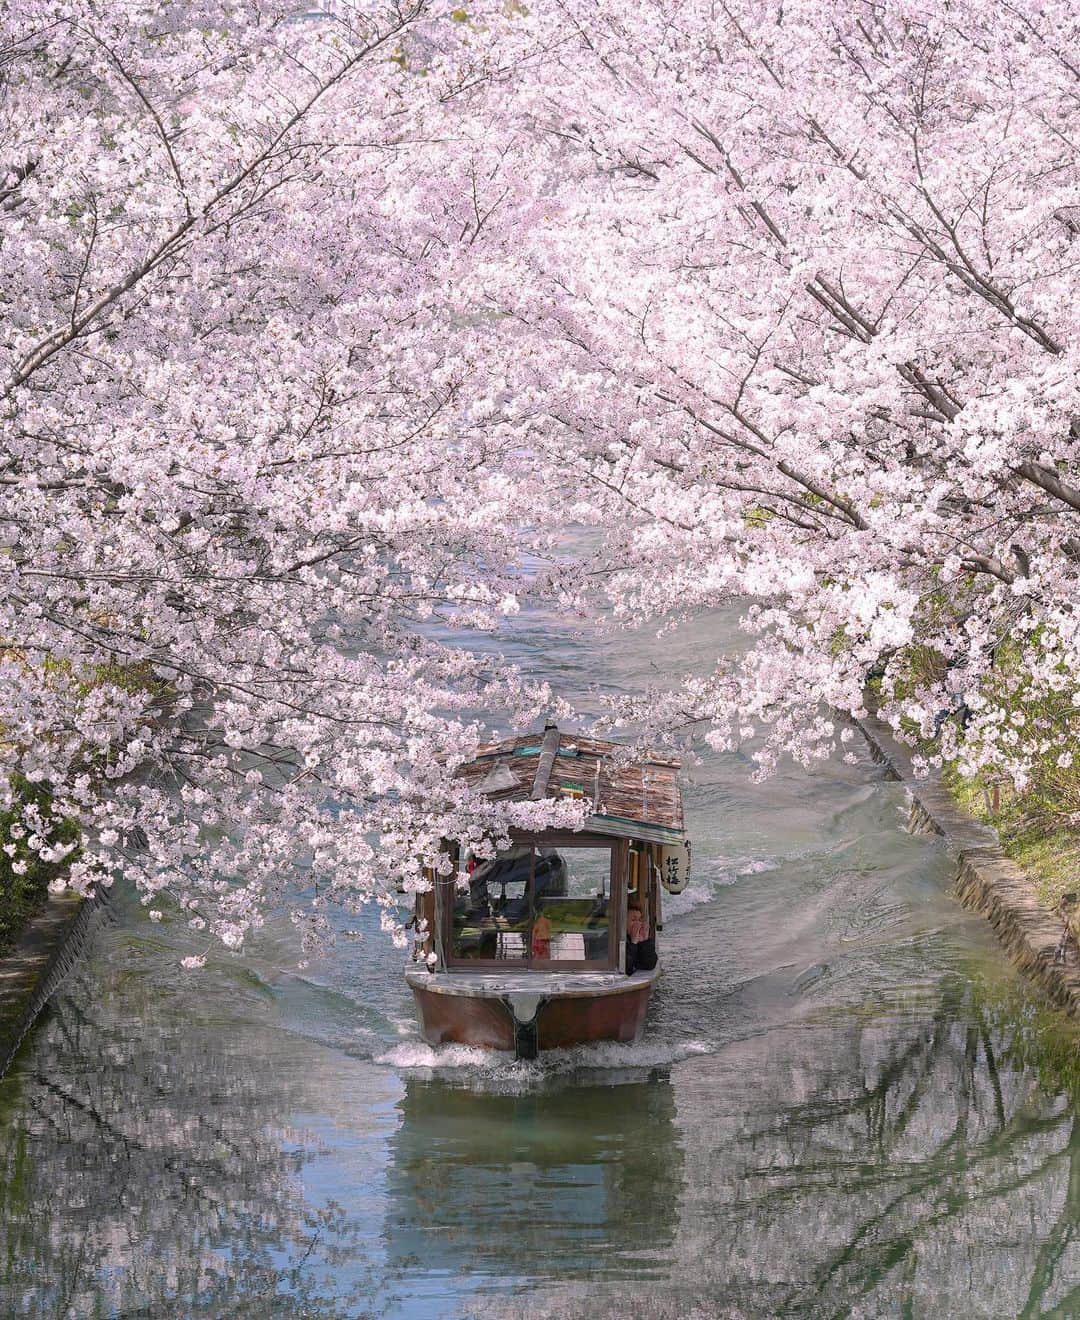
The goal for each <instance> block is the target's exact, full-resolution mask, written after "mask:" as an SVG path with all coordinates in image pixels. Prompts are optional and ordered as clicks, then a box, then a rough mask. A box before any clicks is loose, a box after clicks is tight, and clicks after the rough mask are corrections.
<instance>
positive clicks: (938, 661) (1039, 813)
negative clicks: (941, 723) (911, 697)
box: [872, 643, 1080, 908]
mask: <svg viewBox="0 0 1080 1320" xmlns="http://www.w3.org/2000/svg"><path fill="white" fill-rule="evenodd" d="M903 665H904V677H903V679H902V680H901V682H899V683H898V684H897V695H898V696H904V695H908V694H909V693H911V692H912V691H914V690H915V689H916V688H917V687H919V686H920V685H921V684H924V683H928V682H930V681H933V680H935V679H938V678H940V676H941V674H942V672H943V670H944V660H943V658H942V657H941V656H940V655H939V654H938V653H937V652H935V651H933V650H931V649H930V648H928V647H925V646H913V647H911V648H910V649H909V651H908V652H907V654H906V655H905V656H904V657H903ZM874 685H875V684H872V686H874ZM876 686H879V687H880V680H878V681H877V684H876ZM1071 686H1072V685H1071V684H1069V687H1070V688H1071ZM983 690H984V694H985V695H986V696H987V697H989V698H991V699H992V700H993V701H994V703H995V704H996V705H999V706H1001V707H1004V709H1006V710H1007V711H1008V712H1009V713H1010V715H1011V714H1013V713H1016V714H1017V715H1020V716H1022V718H1023V720H1024V721H1025V722H1030V723H1033V724H1034V725H1035V727H1037V728H1041V730H1042V732H1043V735H1044V736H1045V737H1046V738H1047V740H1048V741H1049V743H1050V750H1049V751H1048V752H1047V753H1046V754H1045V755H1044V756H1042V757H1041V758H1039V759H1037V760H1035V761H1034V762H1033V763H1032V765H1031V767H1030V769H1031V773H1030V779H1029V782H1028V784H1027V786H1026V787H1025V788H1024V790H1023V791H1022V792H1018V791H1017V790H1016V788H1015V787H1014V785H1013V783H1012V780H1011V778H1009V777H1008V776H1007V775H1005V774H1004V773H1002V774H997V773H995V772H994V771H993V770H992V769H991V770H988V771H982V772H980V773H979V774H977V775H975V776H974V777H965V776H963V775H962V774H961V773H960V771H959V768H958V766H957V764H956V763H951V764H947V765H946V766H945V770H944V774H943V776H942V779H943V781H944V783H945V785H946V787H947V788H948V789H949V791H950V792H951V793H952V795H953V797H954V798H955V799H956V800H957V802H958V803H959V804H960V805H961V806H962V807H965V808H966V809H967V810H968V811H970V812H971V814H972V815H973V816H975V817H976V818H977V819H978V820H981V821H983V822H984V823H986V824H988V825H992V826H993V827H994V829H996V830H997V833H998V837H999V838H1000V840H1001V846H1002V849H1003V850H1004V852H1005V853H1006V855H1007V856H1008V857H1010V858H1011V859H1012V860H1013V861H1014V862H1016V863H1017V865H1018V866H1020V867H1021V868H1023V870H1024V871H1025V872H1026V873H1027V874H1028V875H1030V876H1031V878H1032V880H1033V882H1034V884H1035V889H1036V893H1037V895H1038V897H1039V899H1040V901H1041V902H1043V903H1045V904H1046V906H1047V907H1051V908H1052V907H1054V906H1056V904H1057V902H1058V900H1059V899H1060V898H1061V896H1062V895H1063V894H1066V893H1070V892H1080V711H1078V710H1077V709H1076V708H1075V707H1074V706H1073V704H1072V699H1071V695H1068V694H1066V693H1065V692H1064V691H1063V692H1062V693H1060V694H1056V695H1054V696H1052V697H1050V698H1047V697H1045V696H1043V697H1040V698H1038V699H1036V698H1035V697H1034V696H1033V694H1032V692H1031V689H1030V686H1029V684H1028V683H1027V681H1026V678H1025V675H1024V672H1023V667H1022V656H1021V654H1020V652H1019V651H1018V650H1017V649H1016V648H1015V647H1012V646H1011V645H1009V644H1008V643H1004V644H1002V645H1000V646H999V647H998V649H997V652H996V654H995V657H994V673H993V676H992V678H991V679H989V680H988V682H987V683H986V684H984V689H983ZM953 718H957V717H955V716H954V717H953ZM912 732H914V730H912ZM924 750H927V751H929V750H931V748H930V746H928V745H926V744H924ZM1066 750H1068V751H1071V752H1073V763H1072V765H1070V766H1067V767H1064V768H1063V767H1062V766H1060V765H1059V764H1058V757H1059V755H1060V753H1061V752H1063V751H1066Z"/></svg>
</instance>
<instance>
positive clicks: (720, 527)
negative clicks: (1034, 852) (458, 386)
mask: <svg viewBox="0 0 1080 1320" xmlns="http://www.w3.org/2000/svg"><path fill="white" fill-rule="evenodd" d="M545 13H547V14H550V15H552V16H553V17H552V21H553V22H556V23H558V24H559V25H561V30H562V32H563V33H564V35H565V38H566V39H565V41H564V42H562V43H561V44H560V45H558V46H557V47H556V48H555V49H554V50H553V52H552V55H551V58H550V60H549V61H547V62H546V63H545V65H544V66H543V68H542V70H540V76H538V77H535V78H533V79H532V80H531V82H530V85H529V89H528V91H527V92H525V91H520V90H519V104H518V107H517V111H516V113H517V114H518V116H519V120H520V122H522V123H527V124H528V125H529V127H530V131H531V132H532V133H533V134H534V135H535V139H536V141H537V143H543V144H544V145H545V148H546V151H547V153H548V154H547V157H546V159H547V161H548V166H547V168H546V171H545V174H544V178H545V185H544V186H545V187H546V188H548V189H549V192H548V193H547V196H548V200H549V202H552V203H553V204H557V218H556V219H555V220H554V221H553V222H552V223H550V224H549V225H547V226H545V227H542V228H540V229H538V230H537V231H536V232H535V233H534V234H532V235H531V236H530V241H529V242H528V243H526V244H523V246H522V251H521V252H520V253H519V254H518V255H517V260H518V261H519V263H520V273H519V275H518V277H517V279H516V281H515V283H514V286H513V288H514V289H517V290H520V293H519V294H517V296H514V295H513V294H512V292H510V293H509V301H508V302H507V305H506V310H507V313H508V315H509V316H511V317H512V318H514V320H515V322H516V324H518V325H519V326H521V327H522V328H523V333H527V334H528V335H530V336H532V337H533V338H534V340H535V343H536V345H537V348H536V349H535V350H534V352H533V353H532V354H531V356H530V358H529V362H528V363H527V366H526V370H525V371H523V372H522V374H521V380H520V381H519V383H518V388H519V390H520V391H521V393H522V395H523V396H529V397H531V398H533V399H540V398H543V400H544V404H545V411H546V416H547V418H548V421H549V426H548V428H547V430H546V433H545V443H546V444H547V445H548V446H549V448H550V452H551V453H552V454H553V455H554V459H555V462H556V463H557V464H558V465H559V467H560V468H561V469H562V470H564V471H566V472H568V473H569V474H570V475H571V477H572V479H573V480H574V481H575V482H576V483H577V482H580V483H582V484H583V488H584V489H585V490H587V491H589V492H591V493H590V494H588V495H587V496H586V495H582V496H580V497H579V498H578V500H577V503H576V505H575V509H574V512H575V516H577V517H579V518H581V519H582V520H584V521H586V522H592V523H594V524H597V525H600V526H603V527H604V528H605V529H606V537H605V540H604V549H603V552H602V554H601V556H600V558H599V560H598V561H597V562H593V563H591V564H589V565H586V566H584V568H583V569H582V568H579V569H577V570H575V569H574V567H573V566H572V565H568V564H566V565H562V566H561V567H560V569H559V570H558V571H557V572H553V573H552V575H551V577H550V580H549V584H548V585H549V587H550V589H551V590H552V591H554V592H557V593H561V594H562V595H563V596H564V597H565V598H566V599H571V600H572V599H578V600H580V599H581V598H582V597H583V594H587V591H588V589H590V588H591V587H592V586H593V585H594V584H595V583H596V582H597V581H598V580H601V581H605V582H606V584H607V592H608V595H609V597H610V600H611V601H612V602H613V603H614V605H615V607H616V610H617V612H618V613H619V614H620V615H621V616H623V617H624V618H627V619H631V620H635V621H639V620H641V619H649V618H654V619H664V620H666V621H667V622H669V623H671V622H673V621H676V622H677V620H678V618H679V617H681V616H683V615H685V614H686V613H688V612H691V611H695V610H700V609H707V608H711V607H714V606H717V605H719V604H722V603H725V602H730V601H744V602H746V610H745V626H746V628H747V630H748V632H749V633H750V634H751V637H752V639H753V640H752V645H751V646H750V648H749V650H748V652H747V653H746V654H744V655H742V656H740V657H739V658H738V659H737V660H732V661H730V662H725V663H723V664H721V665H720V666H718V667H717V669H716V671H715V673H713V674H712V675H711V677H709V678H707V679H704V680H700V681H697V682H695V683H693V684H690V685H688V686H686V687H684V688H683V689H681V690H680V691H678V692H668V693H665V692H657V693H654V694H648V695H647V696H645V697H644V698H641V697H635V698H633V699H631V700H629V701H627V702H625V703H623V705H622V708H621V710H620V711H619V712H618V714H619V717H620V718H622V717H627V718H635V719H642V720H644V721H645V723H646V726H647V729H648V731H649V732H650V734H654V735H655V734H663V733H664V731H665V730H670V729H671V728H672V727H673V726H676V727H679V726H681V727H685V726H687V725H692V724H697V723H699V722H705V723H706V724H707V725H708V726H710V727H711V730H712V733H711V736H712V739H713V741H714V742H716V743H717V744H718V745H719V746H723V747H729V746H732V745H734V744H736V743H738V742H740V741H743V740H746V739H749V738H751V737H752V736H754V735H755V734H757V735H760V734H762V733H763V734H764V737H763V738H760V739H759V741H758V742H757V743H756V744H755V752H754V755H755V757H756V759H757V761H758V762H759V767H760V769H761V771H762V772H766V771H767V770H768V769H769V768H770V767H771V766H772V765H773V764H774V763H775V760H776V758H777V756H778V755H779V754H780V753H781V752H782V751H790V752H793V753H794V754H795V755H796V756H798V757H799V758H800V759H802V760H804V761H808V760H812V759H813V758H815V757H818V756H821V755H825V754H826V753H827V752H828V750H829V748H830V747H831V746H832V744H833V740H834V737H835V736H836V735H837V733H838V732H840V730H839V729H838V728H837V726H836V721H835V719H834V717H833V715H832V714H831V713H830V710H829V708H832V709H834V710H840V711H843V712H849V713H854V714H859V713H860V712H862V711H863V710H864V693H865V691H866V688H867V683H868V680H874V679H880V683H881V692H880V705H881V713H882V714H883V715H884V716H885V718H887V719H888V720H890V721H891V722H892V723H893V724H894V726H896V727H897V729H899V730H900V731H901V732H902V733H903V734H904V736H905V737H907V738H909V739H914V740H917V741H920V742H923V741H928V740H934V739H936V742H935V743H934V746H935V748H936V751H935V752H934V755H936V756H937V757H938V758H939V759H940V758H941V757H947V758H959V762H960V765H961V767H962V769H963V770H964V771H965V772H967V773H974V772H975V771H976V770H978V769H979V768H981V767H984V766H986V765H994V766H997V767H1003V768H1004V769H1005V770H1006V771H1007V772H1008V773H1009V774H1011V775H1012V777H1013V779H1014V780H1015V781H1016V783H1017V784H1018V785H1020V786H1023V784H1024V783H1025V782H1026V780H1027V779H1028V777H1029V776H1030V775H1031V773H1032V771H1033V768H1034V766H1035V765H1036V764H1038V763H1043V762H1046V761H1047V759H1049V760H1050V761H1051V762H1052V763H1054V764H1057V765H1058V766H1059V767H1061V768H1062V769H1067V768H1068V763H1069V759H1070V755H1071V753H1070V751H1069V744H1070V742H1075V739H1076V733H1077V725H1076V715H1075V712H1076V708H1077V702H1078V700H1080V693H1078V691H1077V689H1076V677H1075V676H1076V671H1077V668H1078V663H1077V662H1078V660H1080V632H1078V624H1077V598H1076V590H1075V581H1076V575H1077V569H1078V565H1080V524H1078V521H1077V515H1078V513H1080V453H1078V430H1080V422H1078V421H1077V419H1078V418H1080V399H1078V388H1080V387H1078V373H1077V345H1076V334H1075V327H1076V314H1075V307H1076V306H1077V303H1078V294H1080V283H1078V278H1077V265H1078V259H1080V239H1078V235H1080V185H1078V180H1080V171H1078V168H1077V166H1078V160H1077V143H1078V140H1080V139H1078V134H1080V99H1078V98H1080V81H1078V78H1080V69H1078V66H1077V63H1076V60H1075V56H1074V54H1073V52H1074V51H1075V49H1076V46H1077V37H1078V36H1080V16H1078V15H1077V12H1076V10H1075V8H1074V7H1072V6H1069V5H1067V4H1060V3H1053V2H1052V3H1050V4H1040V5H1034V4H1030V3H1027V0H1017V2H1016V3H1009V4H1006V5H1004V6H1002V7H999V8H995V9H992V10H991V9H988V8H987V7H986V6H984V5H981V4H978V3H975V2H974V0H958V2H953V0H950V2H949V3H944V2H943V0H900V2H899V3H896V4H889V5H887V6H884V5H879V4H871V3H854V4H851V3H846V2H845V3H842V4H841V3H831V2H829V3H819V0H814V2H813V3H801V2H799V0H796V3H790V2H788V0H784V3H779V2H767V3H762V4H753V5H751V4H743V3H740V0H672V2H671V3H663V2H661V0H656V2H652V0H648V2H647V3H645V4H642V5H634V6H632V7H627V6H625V5H620V4H615V3H604V2H603V0H602V2H601V3H597V4H594V3H579V2H578V0H560V3H557V4H553V5H552V6H550V7H549V8H548V9H546V10H545ZM536 150H537V152H538V150H539V148H537V149H536ZM533 168H534V169H536V170H539V168H540V167H539V166H537V165H535V164H534V167H533ZM552 181H556V182H554V183H553V182H552ZM551 189H553V191H551ZM532 364H535V365H532ZM841 736H842V737H844V738H849V737H850V736H851V730H850V729H844V730H843V732H842V733H841Z"/></svg>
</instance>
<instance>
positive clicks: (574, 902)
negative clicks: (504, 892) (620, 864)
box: [531, 847, 611, 966]
mask: <svg viewBox="0 0 1080 1320" xmlns="http://www.w3.org/2000/svg"><path fill="white" fill-rule="evenodd" d="M610 886H611V849H610V848H606V847H604V848H582V847H569V848H559V849H557V850H555V849H540V850H539V852H538V854H537V861H536V881H535V885H534V899H533V905H534V912H533V925H532V941H531V947H532V956H533V959H534V960H537V961H543V962H546V961H549V960H550V961H552V962H592V963H597V964H601V965H604V966H606V965H607V962H608V950H609V942H608V940H609V929H608V927H609V920H610V917H609V899H610Z"/></svg>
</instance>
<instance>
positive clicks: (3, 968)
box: [0, 892, 102, 1077]
mask: <svg viewBox="0 0 1080 1320" xmlns="http://www.w3.org/2000/svg"><path fill="white" fill-rule="evenodd" d="M101 908H102V900H101V899H100V898H90V899H87V898H83V897H81V896H80V895H79V894H74V893H71V892H65V893H62V894H50V895H49V897H48V899H47V900H46V902H45V904H44V905H43V906H42V907H41V908H40V909H39V910H38V911H37V912H36V913H35V914H34V915H33V916H32V917H31V918H30V920H29V921H28V922H27V924H26V926H25V927H24V928H23V930H22V931H21V933H20V934H19V935H18V937H17V938H16V939H15V941H14V943H13V944H12V945H11V946H10V947H9V948H8V949H7V950H5V952H4V953H3V954H0V1077H3V1075H4V1073H5V1072H6V1071H7V1069H8V1067H9V1066H10V1064H11V1061H12V1059H13V1058H14V1057H15V1055H16V1053H17V1052H18V1049H19V1046H20V1045H21V1044H22V1042H23V1040H24V1039H25V1038H26V1036H27V1034H28V1032H29V1031H30V1028H31V1027H32V1026H33V1025H34V1022H35V1020H36V1019H37V1016H38V1014H39V1013H40V1012H41V1010H42V1009H43V1008H44V1007H45V1005H46V1004H47V1003H48V1001H49V999H50V998H51V997H52V995H53V994H55V993H56V991H57V989H58V988H59V987H60V984H61V983H62V982H63V980H64V978H65V977H66V976H67V975H68V973H69V972H70V971H71V969H72V968H73V967H74V965H75V963H76V962H77V961H78V958H79V955H80V954H81V953H82V951H83V948H84V947H85V945H86V941H87V937H88V936H89V934H90V932H91V930H92V928H93V925H94V923H95V918H96V917H97V915H98V914H99V912H100V911H101Z"/></svg>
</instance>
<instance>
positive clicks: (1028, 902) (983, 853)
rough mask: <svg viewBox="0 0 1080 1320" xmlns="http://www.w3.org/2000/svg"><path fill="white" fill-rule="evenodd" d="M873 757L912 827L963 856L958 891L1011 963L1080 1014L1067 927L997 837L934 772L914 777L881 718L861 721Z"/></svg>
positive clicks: (1078, 979)
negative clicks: (895, 785) (896, 788)
mask: <svg viewBox="0 0 1080 1320" xmlns="http://www.w3.org/2000/svg"><path fill="white" fill-rule="evenodd" d="M857 723H858V725H859V727H860V729H861V730H862V732H863V734H864V736H865V737H866V740H867V742H868V743H869V744H870V750H871V752H872V753H873V755H874V758H875V760H878V761H880V762H882V764H884V765H885V766H887V767H888V769H889V771H890V772H891V774H892V775H893V776H894V777H895V778H896V779H899V780H900V781H901V782H902V783H903V784H904V785H905V787H906V788H907V789H908V792H909V793H910V794H911V812H912V818H911V824H912V828H913V829H917V830H923V831H927V832H930V833H934V834H940V835H941V836H942V837H943V838H944V840H945V844H946V847H947V848H948V849H949V851H950V852H951V853H952V854H953V855H954V856H955V857H956V859H957V878H956V894H957V897H958V898H959V899H960V901H961V903H963V904H964V906H965V907H968V908H972V909H973V910H974V911H976V912H981V913H982V915H983V916H984V917H986V918H987V920H988V921H989V922H990V924H991V925H992V926H993V928H994V930H995V932H996V933H997V937H998V939H999V940H1000V941H1001V942H1002V944H1003V945H1004V946H1005V948H1006V950H1007V951H1008V953H1009V954H1010V956H1011V957H1012V959H1013V961H1014V962H1016V963H1017V964H1018V966H1019V967H1020V969H1021V970H1022V971H1023V972H1024V973H1025V974H1026V975H1027V976H1028V977H1030V978H1031V980H1033V981H1034V982H1035V983H1036V984H1037V985H1039V986H1040V987H1041V988H1042V989H1043V990H1044V991H1045V992H1046V993H1047V994H1048V995H1049V996H1050V998H1051V999H1052V1000H1053V1001H1054V1002H1055V1003H1057V1004H1059V1005H1060V1006H1061V1007H1062V1008H1064V1009H1066V1010H1067V1011H1068V1012H1069V1013H1072V1014H1074V1015H1077V1016H1080V967H1078V966H1077V952H1076V949H1075V947H1070V948H1069V949H1068V950H1066V958H1065V960H1064V961H1060V960H1058V959H1057V957H1056V955H1057V951H1058V948H1059V945H1060V943H1061V936H1062V931H1063V925H1062V922H1061V920H1060V919H1059V918H1058V917H1056V916H1055V915H1054V914H1053V913H1052V912H1049V911H1048V910H1047V909H1046V908H1045V907H1044V906H1043V905H1042V904H1041V903H1040V902H1039V900H1038V899H1037V898H1036V897H1035V888H1034V885H1033V884H1032V883H1031V880H1030V879H1029V877H1028V876H1027V875H1026V874H1025V872H1024V871H1023V870H1022V869H1021V868H1020V867H1019V866H1017V865H1016V863H1015V862H1013V861H1011V860H1010V859H1009V858H1008V857H1006V855H1005V853H1004V852H1003V850H1002V848H1001V844H1000V842H999V840H998V836H997V832H996V831H995V830H993V829H991V827H990V826H989V825H983V824H982V823H981V822H979V821H977V820H975V819H974V817H972V816H971V815H970V814H969V813H968V812H967V811H965V810H964V809H963V807H961V806H959V805H958V804H957V802H956V800H955V798H953V796H952V794H951V793H950V792H949V790H948V789H947V788H946V787H945V785H944V784H943V783H942V782H941V777H940V776H939V775H938V774H936V773H932V774H930V775H929V776H928V777H927V778H925V779H916V778H915V775H914V773H913V771H912V767H911V754H910V752H909V751H908V749H907V748H906V747H904V746H903V745H902V744H901V743H899V742H898V741H897V740H896V738H895V737H894V736H893V733H892V730H891V729H890V728H889V727H888V725H887V724H885V723H883V722H882V721H881V720H879V719H877V718H875V717H874V716H872V715H871V716H870V717H869V718H867V719H865V720H858V721H857Z"/></svg>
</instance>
